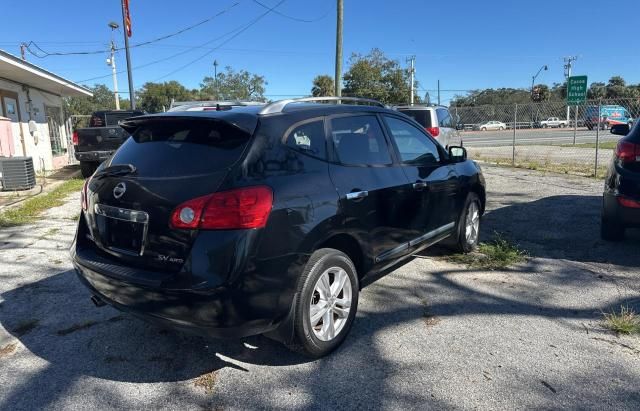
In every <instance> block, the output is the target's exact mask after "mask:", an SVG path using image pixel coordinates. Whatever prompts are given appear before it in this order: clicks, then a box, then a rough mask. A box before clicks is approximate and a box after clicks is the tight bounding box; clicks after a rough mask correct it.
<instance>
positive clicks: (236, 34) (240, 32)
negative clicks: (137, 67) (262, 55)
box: [153, 0, 286, 82]
mask: <svg viewBox="0 0 640 411" xmlns="http://www.w3.org/2000/svg"><path fill="white" fill-rule="evenodd" d="M285 1H286V0H280V1H279V2H278V3H277V4H276V5H275V6H273V7H271V8H269V9H268V10H267V11H265V12H264V13H262V14H260V15H259V16H258V17H256V18H255V19H253V20H251V21H250V22H249V23H248V24H247V25H245V26H244V27H243V28H242V29H240V30H239V31H237V32H236V33H235V34H234V35H232V36H231V37H229V38H228V39H227V40H225V41H223V42H222V43H220V44H218V46H216V47H214V48H213V49H212V50H210V51H207V52H206V53H205V54H203V55H202V56H200V57H198V58H196V59H194V60H191V61H190V62H188V63H187V64H184V65H182V66H180V67H178V68H177V69H175V70H173V71H171V72H169V73H167V74H165V75H163V76H160V77H158V78H156V79H155V80H153V82H156V81H158V80H161V79H163V78H165V77H168V76H170V75H172V74H175V73H177V72H178V71H181V70H183V69H185V68H187V67H189V66H191V65H192V64H193V63H195V62H197V61H200V60H202V59H203V58H205V57H207V56H209V55H210V54H211V53H213V52H214V51H215V50H217V49H219V48H220V47H222V46H224V45H225V44H227V43H228V42H230V41H231V40H233V39H235V38H236V37H238V36H239V35H240V34H242V33H244V32H245V31H247V30H248V29H249V28H251V27H252V26H253V25H254V24H256V23H257V22H258V21H260V20H262V19H263V18H264V17H266V16H267V15H268V14H270V13H271V12H272V11H274V10H275V9H276V8H278V7H280V6H281V5H282V3H284V2H285ZM209 43H210V42H209Z"/></svg>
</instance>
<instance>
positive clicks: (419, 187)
mask: <svg viewBox="0 0 640 411" xmlns="http://www.w3.org/2000/svg"><path fill="white" fill-rule="evenodd" d="M428 186H429V185H428V184H427V183H426V182H425V181H416V182H415V183H413V188H414V189H415V190H424V189H425V188H427V187H428Z"/></svg>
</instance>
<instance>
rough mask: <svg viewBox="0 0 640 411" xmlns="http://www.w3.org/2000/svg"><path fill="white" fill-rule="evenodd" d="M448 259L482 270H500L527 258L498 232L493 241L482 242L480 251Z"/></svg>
mask: <svg viewBox="0 0 640 411" xmlns="http://www.w3.org/2000/svg"><path fill="white" fill-rule="evenodd" d="M448 259H449V261H452V262H454V263H458V264H464V265H468V266H469V267H472V268H477V269H481V270H500V269H504V268H507V267H510V266H512V265H513V264H518V263H521V262H523V261H524V260H525V259H526V253H525V252H524V251H522V250H520V249H519V248H518V247H517V246H515V245H513V244H511V243H510V242H509V241H508V240H506V239H505V238H504V237H502V236H501V235H500V234H497V233H496V234H495V238H494V239H493V240H492V241H490V242H488V243H480V245H479V246H478V251H476V252H473V253H469V254H455V255H452V256H449V257H448Z"/></svg>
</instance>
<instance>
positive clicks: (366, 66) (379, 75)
mask: <svg viewBox="0 0 640 411" xmlns="http://www.w3.org/2000/svg"><path fill="white" fill-rule="evenodd" d="M409 74H410V73H409V70H407V69H403V68H402V67H400V64H399V63H398V61H396V60H391V59H389V58H387V57H386V56H385V55H384V53H383V52H382V51H381V50H379V49H377V48H374V49H373V50H371V52H369V54H367V55H366V56H363V55H361V54H357V53H354V54H352V55H351V58H350V59H349V70H347V72H346V73H345V74H344V88H343V91H342V94H343V95H344V96H353V97H367V98H372V99H375V100H378V101H381V102H383V103H386V104H406V103H408V102H409V96H410V87H409V83H410V81H411V80H410V75H409ZM414 87H415V88H416V89H417V88H418V82H417V81H416V82H415V84H414ZM415 100H416V101H419V97H418V96H417V93H416V96H415Z"/></svg>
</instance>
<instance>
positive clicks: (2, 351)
mask: <svg viewBox="0 0 640 411" xmlns="http://www.w3.org/2000/svg"><path fill="white" fill-rule="evenodd" d="M17 346H18V344H7V345H5V346H4V347H2V348H0V358H2V357H7V356H9V355H11V354H13V352H14V351H15V350H16V347H17Z"/></svg>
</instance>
